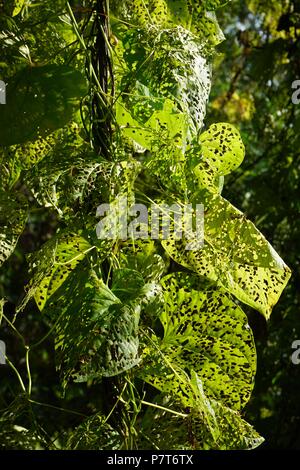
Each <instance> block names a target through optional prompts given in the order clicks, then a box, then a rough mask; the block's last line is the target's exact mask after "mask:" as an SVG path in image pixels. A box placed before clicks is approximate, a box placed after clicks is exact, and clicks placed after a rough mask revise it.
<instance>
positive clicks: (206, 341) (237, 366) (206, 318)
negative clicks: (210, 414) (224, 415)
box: [141, 273, 256, 410]
mask: <svg viewBox="0 0 300 470" xmlns="http://www.w3.org/2000/svg"><path fill="white" fill-rule="evenodd" d="M195 283H197V279H195V278H194V279H192V280H190V278H189V275H188V274H180V273H177V274H172V275H169V276H166V277H165V278H163V280H162V286H163V292H164V299H165V310H164V312H163V313H162V314H161V316H160V319H161V322H162V324H163V327H164V337H163V340H161V341H160V340H158V339H157V338H155V337H153V338H152V343H153V345H152V346H148V348H147V347H146V348H145V351H144V361H143V363H142V364H143V365H142V370H141V375H142V377H143V378H144V379H145V380H146V381H149V383H151V384H152V385H153V386H155V387H157V388H158V389H159V390H161V391H163V392H164V393H171V392H172V391H173V392H174V393H176V396H177V397H178V399H180V400H181V402H182V404H183V405H184V406H191V400H192V395H191V392H190V390H189V387H188V385H187V376H186V373H187V372H188V371H189V373H190V374H191V371H192V370H194V371H196V372H197V374H198V375H199V377H200V379H201V380H202V382H203V387H204V390H205V394H206V395H207V396H208V397H212V398H214V399H216V400H219V401H222V402H223V403H224V404H226V405H227V406H229V407H231V408H234V409H237V410H239V409H240V408H241V407H243V406H245V404H246V403H247V401H248V400H249V397H250V394H251V390H252V387H253V377H254V374H255V370H256V353H255V346H254V340H253V336H252V333H251V330H250V328H249V326H248V322H247V317H246V315H245V314H244V313H243V312H242V310H241V309H240V308H239V307H238V306H237V305H235V304H234V302H232V301H231V300H230V299H229V298H228V297H227V296H226V294H225V292H224V291H222V290H220V289H214V288H213V287H207V288H205V287H204V286H203V287H202V290H195V289H193V288H192V286H193V285H195ZM198 284H199V280H198ZM158 351H161V353H159V352H158ZM175 390H176V392H175Z"/></svg>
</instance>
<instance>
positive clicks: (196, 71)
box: [121, 27, 211, 134]
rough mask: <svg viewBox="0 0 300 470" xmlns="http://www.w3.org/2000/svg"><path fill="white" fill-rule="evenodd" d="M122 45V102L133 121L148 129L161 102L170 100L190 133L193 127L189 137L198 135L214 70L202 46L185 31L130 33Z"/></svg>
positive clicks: (153, 29)
mask: <svg viewBox="0 0 300 470" xmlns="http://www.w3.org/2000/svg"><path fill="white" fill-rule="evenodd" d="M123 41H124V55H123V58H122V60H123V61H124V64H125V71H123V72H122V83H121V87H122V90H124V92H123V95H122V99H123V101H124V103H125V105H126V107H127V108H128V110H129V112H130V113H131V115H132V117H134V118H135V119H136V120H137V121H140V122H142V123H144V122H145V116H147V114H149V113H151V111H152V112H153V111H154V110H155V108H157V107H158V106H159V105H160V103H161V100H162V98H164V99H168V100H171V102H172V103H173V106H174V104H175V105H176V107H177V109H178V111H179V112H182V113H184V115H185V117H184V119H185V121H184V122H185V127H186V123H188V124H189V127H190V132H191V133H192V134H197V132H198V131H199V130H200V129H201V128H202V126H203V120H204V117H205V114H206V104H207V100H208V96H209V93H210V87H211V64H210V60H209V59H208V58H207V57H206V52H205V48H204V46H203V44H202V43H201V42H199V41H198V40H197V38H196V37H195V36H194V35H193V34H191V33H189V31H187V30H185V29H183V28H182V27H177V28H175V29H167V30H164V31H160V30H157V29H155V28H152V29H151V30H150V31H146V30H129V31H128V32H127V35H126V36H125V38H124V39H123ZM133 76H134V79H133ZM170 110H171V109H170ZM177 127H178V125H177ZM171 131H172V126H171V127H169V132H171ZM185 132H186V131H185Z"/></svg>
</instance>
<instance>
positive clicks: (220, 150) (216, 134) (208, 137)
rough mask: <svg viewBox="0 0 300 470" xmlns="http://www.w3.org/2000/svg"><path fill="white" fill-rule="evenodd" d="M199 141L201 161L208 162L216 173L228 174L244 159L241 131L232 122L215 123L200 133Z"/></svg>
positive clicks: (220, 174)
mask: <svg viewBox="0 0 300 470" xmlns="http://www.w3.org/2000/svg"><path fill="white" fill-rule="evenodd" d="M199 143H200V145H201V163H202V164H204V165H205V164H206V165H207V167H208V168H209V169H211V171H212V172H213V173H214V175H218V176H224V175H227V174H228V173H231V172H232V171H233V170H235V169H236V168H238V167H239V166H240V165H241V163H242V161H243V160H244V157H245V146H244V144H243V141H242V139H241V136H240V133H239V131H238V130H237V129H236V128H235V127H234V126H232V125H231V124H227V123H223V122H220V123H218V124H213V125H212V126H210V127H209V129H208V130H207V131H205V132H203V133H202V134H201V135H200V138H199ZM204 168H205V167H204ZM199 170H201V166H200V168H199Z"/></svg>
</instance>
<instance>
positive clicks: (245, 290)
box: [162, 193, 291, 318]
mask: <svg viewBox="0 0 300 470" xmlns="http://www.w3.org/2000/svg"><path fill="white" fill-rule="evenodd" d="M199 195H200V197H201V198H202V202H204V205H205V221H204V222H205V245H204V247H203V248H202V249H201V250H196V251H191V250H190V251H188V250H186V242H185V241H184V240H181V241H176V240H174V239H173V238H172V237H171V238H169V239H168V240H163V241H162V245H163V247H164V248H165V250H166V251H167V253H168V254H169V256H171V257H172V258H173V259H174V260H175V261H176V262H177V263H179V264H181V265H183V266H185V267H187V268H189V269H191V270H192V271H194V272H196V273H197V274H198V275H200V276H204V277H207V278H208V279H210V280H212V281H214V282H216V283H218V285H221V286H223V287H224V288H225V289H226V290H227V291H228V292H230V293H231V294H233V295H235V296H236V297H237V298H238V299H239V300H241V301H242V302H244V303H245V304H247V305H250V306H251V307H253V308H254V309H256V310H258V311H259V312H261V313H262V314H263V315H264V316H265V317H266V318H269V317H270V315H271V312H272V309H273V307H274V305H275V304H276V303H277V301H278V299H279V297H280V295H281V293H282V291H283V289H284V288H285V286H286V284H287V282H288V280H289V278H290V276H291V272H290V269H289V268H288V267H287V266H286V265H285V263H284V262H283V261H282V259H281V258H280V257H279V255H278V254H277V253H276V252H275V250H274V249H273V248H272V247H271V245H270V244H269V243H268V242H267V240H266V239H265V238H264V236H263V235H262V234H261V233H260V232H259V231H258V230H257V229H256V227H255V226H254V225H253V223H252V222H250V221H249V220H247V219H246V218H245V216H244V215H243V214H242V213H241V212H240V211H239V210H238V209H236V208H235V207H234V206H232V205H231V204H230V203H229V202H228V201H226V200H225V199H224V198H222V197H221V196H219V195H214V196H212V195H211V194H210V193H207V194H206V195H204V194H203V193H202V194H200V193H199ZM197 197H199V196H197V195H195V198H197Z"/></svg>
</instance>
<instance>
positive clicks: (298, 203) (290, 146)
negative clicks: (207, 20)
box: [0, 0, 300, 449]
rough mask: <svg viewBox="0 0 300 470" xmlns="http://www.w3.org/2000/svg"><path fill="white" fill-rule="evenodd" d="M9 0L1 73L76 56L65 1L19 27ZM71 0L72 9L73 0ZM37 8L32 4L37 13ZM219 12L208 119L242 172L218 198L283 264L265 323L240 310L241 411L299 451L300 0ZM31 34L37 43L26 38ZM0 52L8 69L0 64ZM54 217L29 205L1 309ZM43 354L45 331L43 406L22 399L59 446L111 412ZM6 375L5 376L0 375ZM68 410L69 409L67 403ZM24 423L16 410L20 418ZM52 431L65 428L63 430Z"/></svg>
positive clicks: (5, 397) (39, 385)
mask: <svg viewBox="0 0 300 470" xmlns="http://www.w3.org/2000/svg"><path fill="white" fill-rule="evenodd" d="M13 3H14V2H12V1H10V0H8V1H6V0H5V2H1V1H0V30H1V31H5V30H7V31H8V30H9V31H14V34H13V36H10V37H3V36H2V37H1V56H0V78H1V76H5V77H7V78H9V76H11V75H13V74H14V73H15V72H16V71H17V70H18V68H20V67H21V66H22V67H23V66H24V65H25V64H28V62H30V63H31V64H40V63H41V61H42V62H43V63H47V62H48V59H50V58H51V62H53V59H54V58H55V57H57V60H58V61H59V60H60V58H61V57H62V51H63V50H64V51H65V52H64V54H65V57H69V58H70V60H71V59H72V60H73V59H74V56H76V57H77V60H78V61H79V62H80V60H82V57H81V56H80V54H77V55H76V45H75V44H74V43H73V41H74V38H73V36H72V35H73V33H72V30H71V28H70V29H69V30H68V28H66V27H65V26H64V27H63V26H58V25H57V24H55V23H56V22H57V17H58V14H59V12H60V9H61V11H62V10H63V4H64V2H63V1H61V2H60V1H58V0H56V1H55V2H54V3H53V5H52V2H45V8H43V13H42V14H43V17H42V18H40V17H36V18H34V17H33V15H30V19H29V20H28V21H31V22H32V24H24V23H23V26H24V30H23V31H20V30H18V29H17V26H16V25H17V22H16V23H12V24H9V25H8V24H4V23H3V22H5V21H7V19H4V17H3V18H1V12H3V11H4V10H5V8H6V9H9V8H11V6H12V5H13ZM70 3H71V4H72V6H74V7H75V5H76V3H77V2H70ZM40 14H41V9H37V15H40ZM80 14H81V12H80V9H79V10H78V15H80ZM218 17H219V21H220V25H221V28H222V30H223V31H224V32H225V36H226V40H225V41H224V42H223V43H222V44H221V45H220V46H219V47H218V54H217V55H216V57H215V64H214V74H213V77H214V82H213V89H212V94H211V99H210V104H209V111H208V116H207V119H206V125H207V127H208V126H209V124H211V123H213V122H218V121H228V122H231V123H232V124H235V125H236V127H237V128H238V129H239V130H240V131H241V133H242V136H243V140H244V143H245V146H246V152H247V154H246V159H245V161H244V163H243V165H242V166H241V167H240V169H238V170H237V172H235V173H234V175H233V176H229V177H227V178H226V181H225V187H224V196H225V197H226V198H228V199H229V200H230V201H232V202H233V203H234V204H235V205H236V206H237V207H239V208H240V209H241V210H243V212H245V214H246V215H247V217H249V218H250V219H251V220H252V221H253V222H254V223H255V224H256V226H257V227H258V228H259V229H260V230H261V231H262V233H263V234H264V235H265V236H266V237H267V238H268V240H269V241H270V242H271V243H272V244H273V246H274V247H275V249H276V250H277V251H278V252H279V254H280V255H281V256H282V257H283V259H284V260H285V261H286V263H287V264H288V265H289V266H290V267H291V268H292V270H293V277H292V279H291V281H290V283H289V285H288V287H287V288H286V290H285V291H284V293H283V296H282V298H281V300H280V302H279V304H278V305H277V306H276V307H275V310H274V313H273V315H272V319H271V321H270V322H269V323H268V324H267V323H266V322H265V320H264V319H263V317H259V316H258V315H253V316H252V313H251V311H250V309H249V316H250V320H251V326H252V327H253V329H254V333H255V335H256V340H257V346H258V361H259V363H258V374H257V378H256V385H255V390H254V394H253V397H252V399H251V401H250V404H249V405H248V407H247V410H246V419H247V420H248V421H249V422H251V423H252V424H253V425H254V427H255V428H256V430H257V431H258V432H259V433H260V434H262V435H263V436H264V437H265V439H266V443H265V444H264V445H263V446H262V448H270V449H300V431H299V430H300V400H299V396H300V366H296V365H293V364H292V362H291V354H292V343H293V341H294V340H298V339H299V340H300V308H299V307H300V289H299V286H300V271H299V263H300V251H299V232H300V218H299V209H300V198H299V195H300V191H299V178H300V105H298V106H297V105H294V104H293V103H292V93H293V90H292V83H293V82H294V81H295V80H297V79H300V1H299V0H295V1H291V0H282V1H280V2H278V1H276V0H262V1H260V0H250V1H245V0H242V1H240V0H239V1H236V0H234V1H232V2H230V4H229V5H227V6H226V7H224V8H223V9H220V10H219V12H218ZM45 23H46V24H47V28H45V27H44V25H45ZM59 24H61V22H59ZM60 27H61V34H58V33H57V31H58V29H57V28H60ZM14 28H15V30H14ZM39 28H40V31H39V33H38V31H37V30H38V29H39ZM29 31H31V32H29ZM37 33H38V36H39V37H40V38H41V41H40V42H39V43H35V42H34V37H35V36H36V35H37ZM58 52H59V53H58ZM6 54H7V55H8V56H9V63H10V65H11V69H10V70H9V71H7V70H5V64H6V63H7V62H8V61H7V60H6ZM45 54H46V55H47V56H45ZM73 63H74V62H73ZM56 224H57V222H56V219H55V216H54V215H53V213H52V212H51V211H50V210H49V213H47V212H46V213H45V211H43V212H42V213H39V212H38V210H37V212H36V213H32V214H31V217H30V219H29V222H28V224H27V227H26V230H25V232H24V233H23V235H22V237H21V239H20V242H19V245H18V249H17V250H16V251H15V252H14V254H13V256H12V257H11V258H10V259H9V260H8V261H7V262H6V263H5V264H4V266H3V267H2V268H1V270H0V297H4V296H5V297H6V298H8V299H9V302H8V304H6V310H7V313H8V314H9V315H12V314H13V306H14V304H16V303H17V302H18V301H19V300H20V296H21V295H22V292H23V286H24V285H25V284H26V283H27V282H28V278H27V276H28V275H27V264H26V259H25V257H24V253H29V252H32V251H34V250H36V249H38V248H39V247H40V246H41V245H42V244H43V243H44V242H45V241H47V240H48V239H49V238H51V237H52V235H53V234H54V233H55V229H56ZM39 315H40V312H39V311H38V309H37V307H36V306H35V305H34V303H32V304H30V308H28V311H27V312H26V321H25V319H24V321H23V323H22V322H21V323H19V325H20V328H19V329H20V331H21V333H22V335H23V336H24V337H25V338H26V339H27V340H28V343H30V342H31V341H32V340H34V339H35V338H38V337H42V336H43V335H44V334H46V333H47V331H48V328H47V325H46V324H45V325H44V326H43V324H42V323H41V321H40V318H39ZM24 318H25V317H24ZM1 339H2V340H4V341H5V342H6V343H7V344H9V348H10V354H11V355H12V356H13V357H14V358H16V360H15V362H16V364H17V365H18V369H19V370H20V371H21V372H22V370H23V371H25V369H26V364H25V361H24V359H23V352H22V351H21V349H22V348H21V346H22V345H19V344H18V343H17V341H16V340H15V338H14V337H13V335H12V333H11V332H10V331H9V329H7V330H4V331H3V330H2V332H1ZM53 352H54V345H53V342H52V340H51V338H49V339H48V340H47V342H46V343H44V347H43V348H42V349H41V348H39V349H38V350H37V352H36V354H33V355H32V371H33V374H34V375H33V377H32V378H33V384H34V387H36V388H35V389H34V395H35V397H37V398H36V399H37V401H39V402H41V403H45V404H46V403H51V404H52V405H51V406H52V408H51V409H50V408H49V406H48V405H47V406H38V405H34V404H32V406H33V407H34V412H35V416H37V417H38V419H39V421H40V422H45V421H47V430H40V432H41V434H43V433H44V435H46V434H48V435H51V436H55V438H57V439H60V442H63V439H64V435H63V434H64V433H65V432H67V430H68V429H70V428H72V427H74V426H75V425H76V424H78V423H80V422H81V420H82V416H84V415H90V414H91V413H94V412H96V411H97V409H99V408H103V407H104V408H105V407H107V408H109V405H110V404H109V397H106V399H107V401H108V403H106V404H103V403H100V402H101V400H103V396H105V395H103V393H99V386H94V385H91V386H88V387H87V388H86V387H82V386H81V384H73V385H72V386H70V387H69V388H68V391H67V393H66V395H65V396H64V397H63V398H62V397H61V389H60V385H59V380H58V377H57V374H56V372H55V369H54V365H53V360H52V358H53ZM18 358H19V360H18ZM4 375H5V378H6V380H2V379H3V377H4ZM8 376H9V380H7V377H8ZM10 378H11V380H10ZM0 379H1V380H0V409H4V408H6V407H7V406H8V404H9V403H11V401H12V400H13V398H14V396H15V395H16V394H17V387H18V385H17V384H16V383H15V379H14V376H13V372H11V371H10V370H9V369H3V368H1V369H0ZM49 384H51V386H49ZM103 387H104V389H105V383H104V384H103ZM18 406H20V407H22V404H20V405H18ZM73 408H74V409H76V413H75V412H74V413H73V412H72V411H71V410H72V409H73ZM64 410H65V411H64ZM66 410H69V411H66ZM27 420H28V416H24V425H26V422H27ZM20 424H22V422H21V423H20ZM58 429H60V430H63V433H62V434H61V435H59V431H58Z"/></svg>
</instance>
